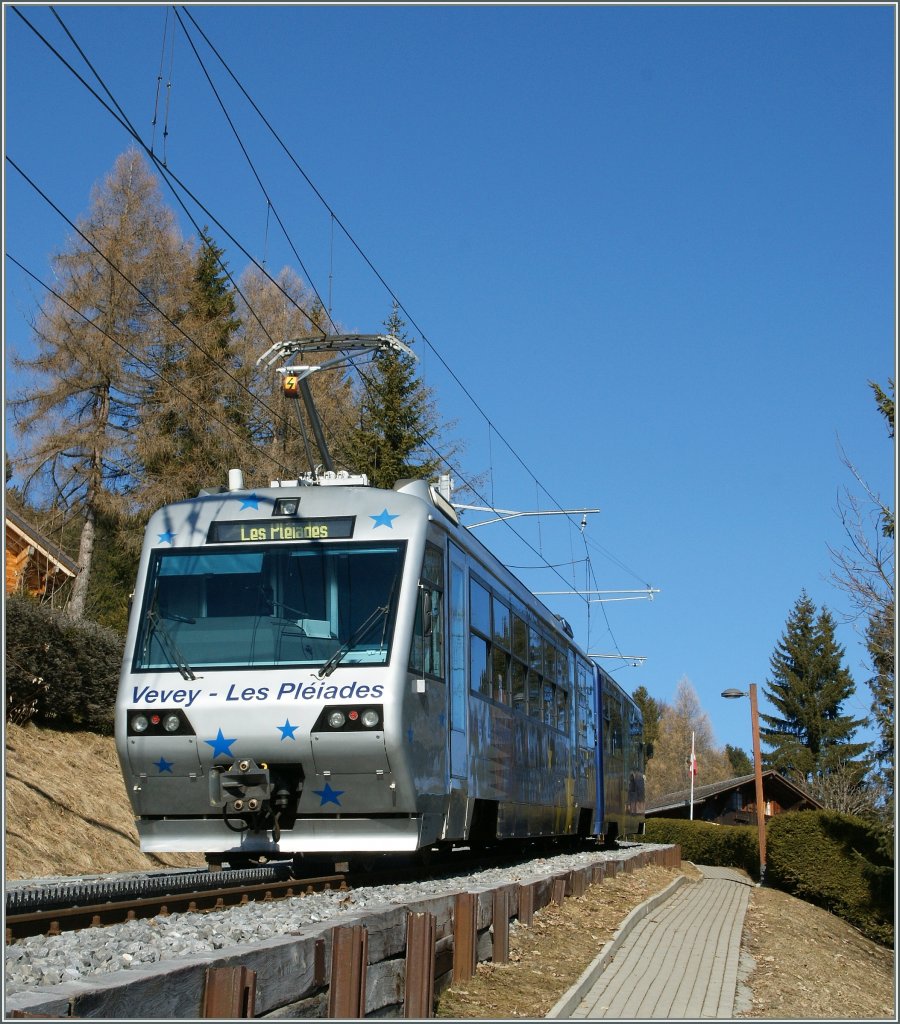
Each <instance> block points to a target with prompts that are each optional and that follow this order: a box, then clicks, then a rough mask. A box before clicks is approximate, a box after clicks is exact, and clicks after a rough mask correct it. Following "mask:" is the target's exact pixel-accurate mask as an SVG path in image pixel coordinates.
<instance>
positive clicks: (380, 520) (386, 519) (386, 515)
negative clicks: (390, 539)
mask: <svg viewBox="0 0 900 1024" xmlns="http://www.w3.org/2000/svg"><path fill="white" fill-rule="evenodd" d="M369 518H370V519H372V520H373V521H374V525H373V527H372V529H373V530H374V529H377V528H378V527H379V526H386V527H387V528H388V529H389V530H393V528H394V520H395V519H398V518H399V513H398V514H397V515H395V516H392V515H391V514H390V512H388V510H387V509H385V510H384V511H383V512H379V514H378V515H377V516H372V515H370V516H369Z"/></svg>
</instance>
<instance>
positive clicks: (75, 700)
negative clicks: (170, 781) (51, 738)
mask: <svg viewBox="0 0 900 1024" xmlns="http://www.w3.org/2000/svg"><path fill="white" fill-rule="evenodd" d="M124 649H125V641H124V638H123V637H122V636H121V635H120V634H119V633H117V632H115V631H114V630H112V629H108V628H107V627H106V626H99V625H97V623H95V622H84V621H82V622H73V621H72V620H70V619H68V618H66V616H64V615H63V614H62V613H60V612H58V611H54V610H53V609H51V608H49V607H47V606H46V605H42V604H38V603H37V602H36V601H33V600H30V599H28V598H23V597H15V596H11V597H8V598H7V601H6V680H5V681H6V717H7V719H8V720H9V721H11V722H16V723H23V722H27V721H29V720H33V721H34V722H37V723H38V724H41V725H52V726H55V727H56V728H60V727H63V728H69V727H75V728H80V729H88V730H90V731H92V732H100V733H106V734H110V733H112V731H113V723H114V718H115V703H116V692H117V690H118V686H119V670H120V669H121V667H122V655H123V653H124Z"/></svg>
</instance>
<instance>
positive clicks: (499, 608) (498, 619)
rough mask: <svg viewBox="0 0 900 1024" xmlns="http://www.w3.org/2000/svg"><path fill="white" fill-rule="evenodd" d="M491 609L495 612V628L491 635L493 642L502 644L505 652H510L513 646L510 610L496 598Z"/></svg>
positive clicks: (493, 599)
mask: <svg viewBox="0 0 900 1024" xmlns="http://www.w3.org/2000/svg"><path fill="white" fill-rule="evenodd" d="M491 607H492V609H493V612H494V623H493V625H494V628H493V632H492V634H491V635H492V638H493V641H494V643H495V644H500V646H501V647H503V649H504V650H507V651H508V650H509V649H510V647H511V646H512V643H511V640H512V638H511V636H510V625H509V609H508V608H507V607H506V605H505V604H504V603H503V602H502V601H501V600H499V599H498V598H496V597H494V598H492V600H491Z"/></svg>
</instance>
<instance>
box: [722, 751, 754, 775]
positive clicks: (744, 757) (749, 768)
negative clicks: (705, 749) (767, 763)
mask: <svg viewBox="0 0 900 1024" xmlns="http://www.w3.org/2000/svg"><path fill="white" fill-rule="evenodd" d="M725 756H726V757H727V758H728V763H729V764H730V765H731V770H732V771H733V772H734V774H735V775H736V776H738V775H751V774H752V773H753V762H752V761H751V760H750V756H749V755H748V753H747V751H746V750H743V749H742V748H741V747H733V746H732V745H731V744H730V743H726V744H725Z"/></svg>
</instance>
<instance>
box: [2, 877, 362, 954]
mask: <svg viewBox="0 0 900 1024" xmlns="http://www.w3.org/2000/svg"><path fill="white" fill-rule="evenodd" d="M213 877H218V881H217V883H216V884H215V885H213V886H200V887H195V888H189V889H186V890H183V891H164V892H159V893H156V894H154V895H151V896H141V897H134V896H132V895H131V894H130V893H129V892H128V891H127V889H128V888H129V887H128V886H125V891H115V890H114V889H113V888H112V886H110V887H109V888H110V893H109V895H110V898H109V899H107V900H105V901H103V902H84V899H83V897H82V898H79V899H77V900H76V901H75V902H73V901H71V900H69V901H68V902H63V901H62V899H61V897H57V900H56V902H57V903H58V904H59V905H57V906H53V907H50V908H45V909H41V910H17V911H14V912H13V913H9V911H7V914H6V942H7V944H8V943H10V942H14V941H15V940H16V939H23V938H26V937H27V936H29V935H59V934H60V933H61V932H63V931H74V930H77V929H79V928H98V927H102V926H104V925H109V924H120V923H122V922H123V921H133V920H135V919H136V918H144V917H156V916H157V915H163V916H165V915H167V914H173V913H183V912H197V911H204V910H224V909H225V908H226V907H233V906H237V905H240V904H242V903H248V902H250V901H255V900H264V901H265V900H274V899H288V898H289V897H291V896H302V895H303V894H304V893H311V892H321V891H322V890H323V889H346V888H348V884H347V876H346V875H343V874H335V875H324V876H317V877H314V878H304V879H297V878H292V879H288V880H278V879H276V878H272V879H269V880H267V881H264V882H252V883H248V882H243V883H239V884H237V885H235V884H227V883H228V882H230V881H231V879H228V878H227V877H226V878H225V879H223V878H221V876H213ZM223 882H225V883H226V884H223ZM162 888H166V887H165V886H162ZM169 888H172V887H171V886H170V887H169Z"/></svg>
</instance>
